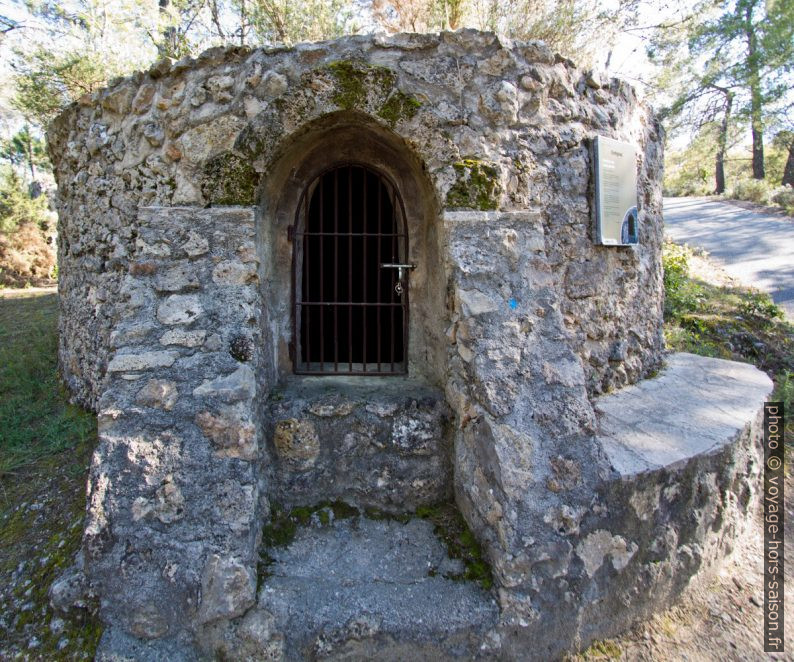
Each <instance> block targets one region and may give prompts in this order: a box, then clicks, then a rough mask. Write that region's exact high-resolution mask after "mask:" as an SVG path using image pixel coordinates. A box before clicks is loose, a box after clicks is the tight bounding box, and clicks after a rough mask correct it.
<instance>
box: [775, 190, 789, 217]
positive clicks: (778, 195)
mask: <svg viewBox="0 0 794 662" xmlns="http://www.w3.org/2000/svg"><path fill="white" fill-rule="evenodd" d="M772 202H774V203H775V204H776V205H780V206H781V207H783V209H785V210H786V213H787V214H791V215H792V216H794V188H791V187H789V186H782V187H780V188H778V189H775V192H774V193H773V194H772Z"/></svg>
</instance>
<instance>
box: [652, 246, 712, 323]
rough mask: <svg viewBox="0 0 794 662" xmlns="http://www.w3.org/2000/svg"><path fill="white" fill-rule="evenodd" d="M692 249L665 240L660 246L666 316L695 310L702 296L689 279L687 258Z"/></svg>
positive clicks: (677, 315)
mask: <svg viewBox="0 0 794 662" xmlns="http://www.w3.org/2000/svg"><path fill="white" fill-rule="evenodd" d="M691 255H692V249H690V248H689V246H679V245H678V244H674V243H672V242H665V244H664V246H663V248H662V267H663V268H664V313H665V317H666V318H668V319H669V318H678V317H680V316H681V315H683V314H685V313H687V312H690V311H693V310H695V309H696V308H697V307H698V306H699V305H700V302H701V300H702V298H703V292H702V290H701V288H700V287H699V286H698V284H697V283H695V282H694V281H692V280H690V279H689V258H690V257H691Z"/></svg>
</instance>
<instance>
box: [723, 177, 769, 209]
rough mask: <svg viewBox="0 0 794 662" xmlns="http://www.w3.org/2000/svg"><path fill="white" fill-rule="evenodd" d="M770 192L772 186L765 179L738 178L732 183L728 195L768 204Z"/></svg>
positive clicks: (736, 198) (737, 198)
mask: <svg viewBox="0 0 794 662" xmlns="http://www.w3.org/2000/svg"><path fill="white" fill-rule="evenodd" d="M771 193H772V187H771V186H770V185H769V183H768V182H766V181H765V180H762V179H740V180H739V181H737V182H736V183H735V184H734V185H733V189H732V190H731V194H730V197H732V198H734V199H735V200H749V201H750V202H757V203H759V204H762V205H766V204H769V201H770V197H771Z"/></svg>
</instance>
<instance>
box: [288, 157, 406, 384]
mask: <svg viewBox="0 0 794 662" xmlns="http://www.w3.org/2000/svg"><path fill="white" fill-rule="evenodd" d="M332 173H333V174H332ZM345 176H346V177H347V187H346V188H347V191H346V198H347V199H346V200H345V197H344V196H343V195H340V190H339V187H340V181H339V180H340V179H342V180H343V182H344V177H345ZM331 177H332V178H333V184H332V183H331ZM318 187H319V190H317V188H318ZM326 187H328V188H329V191H328V192H327V193H326ZM373 187H374V188H373ZM331 188H333V193H332V194H331V190H330V189H331ZM331 195H332V198H333V203H332V208H331V204H329V203H330V201H327V198H329V196H331ZM326 204H328V209H326ZM345 212H346V213H347V223H346V224H345V225H346V226H347V227H346V228H344V229H345V230H346V231H343V228H341V227H340V218H339V215H340V214H342V213H345ZM331 213H332V214H333V228H331V227H329V226H330V223H329V221H330V217H329V216H328V214H331ZM301 216H302V217H301ZM406 220H407V219H406V217H405V208H404V206H403V202H402V199H401V198H400V195H399V192H398V191H397V188H396V187H395V186H394V183H393V182H392V181H390V180H389V179H388V178H387V177H385V176H383V175H382V174H380V173H378V172H377V171H375V170H373V169H371V168H368V167H366V166H363V165H361V164H357V163H345V164H340V165H339V166H337V167H335V168H329V169H328V170H326V171H324V172H322V173H320V174H319V175H318V176H317V177H316V178H315V179H314V180H313V181H312V182H310V184H309V185H308V186H307V187H306V189H304V192H303V195H302V197H301V199H300V203H299V205H298V212H297V213H296V219H295V224H294V226H293V227H294V230H293V234H292V235H291V236H292V238H293V242H294V244H293V245H294V246H295V249H294V250H295V256H294V259H293V265H294V269H293V296H294V300H293V311H294V314H293V318H294V323H293V332H294V334H295V336H294V337H295V340H294V343H293V345H294V348H295V349H294V351H293V356H294V359H295V363H294V371H295V373H296V374H307V375H309V374H314V375H331V374H346V375H396V374H404V373H405V372H407V364H408V349H407V348H408V291H409V288H408V282H407V276H406V275H405V273H407V271H408V268H409V267H412V266H413V265H408V264H404V261H405V260H407V258H408V255H409V253H408V235H407V225H406ZM342 222H343V221H342ZM375 226H377V227H375ZM384 226H385V227H384ZM298 236H300V241H299V240H298V239H297V237H298ZM340 237H341V238H342V240H343V241H344V238H345V237H347V242H346V244H347V245H346V247H345V244H344V243H343V244H341V245H340V241H339V238H340ZM384 240H386V241H387V242H388V243H387V244H386V245H385V246H384V243H383V242H384ZM345 248H347V250H346V251H345ZM384 248H386V254H384V250H383V249H384ZM301 249H302V253H301ZM312 251H319V255H315V254H313V253H312ZM345 253H347V254H346V255H345ZM370 263H372V264H370ZM331 264H333V275H332V274H331V273H330V270H328V267H330V265H331ZM391 267H395V268H396V267H403V268H402V269H400V270H398V274H393V273H392V274H390V275H389V276H387V277H386V278H387V279H386V280H385V281H384V280H383V276H382V275H381V272H382V271H383V269H384V268H389V271H391V272H394V271H395V269H394V268H391ZM318 268H319V271H318ZM345 269H347V279H346V281H342V282H341V283H340V280H339V279H340V277H341V278H344V276H345V271H344V270H345ZM327 270H328V271H327ZM373 270H374V271H375V273H372V271H373ZM401 271H402V272H403V273H402V274H401V273H399V272H401ZM301 273H302V274H303V282H302V283H299V282H298V276H297V275H299V274H301ZM357 273H360V274H361V280H360V282H359V281H358V280H356V278H354V277H355V276H356V274H357ZM400 276H402V278H401V277H400ZM326 278H328V279H329V281H330V280H331V279H333V286H332V285H331V283H330V282H328V283H326V282H325V281H326ZM398 281H399V282H400V283H401V285H402V288H403V289H402V293H401V294H397V293H396V292H395V285H396V283H397V282H398ZM342 283H345V284H344V285H343V284H342ZM345 286H346V288H347V289H346V291H345V289H340V288H345ZM331 288H333V299H331V300H329V294H330V290H331ZM387 290H388V292H387ZM340 299H341V300H340ZM326 308H328V309H329V314H328V315H326V314H325V309H326ZM340 308H341V309H342V315H344V311H345V310H347V316H346V324H345V322H343V321H342V320H343V319H345V318H344V317H342V319H340V315H339V310H340ZM384 308H388V310H389V315H388V318H387V321H386V323H385V324H384V321H383V317H382V315H381V310H382V309H384ZM312 309H315V311H316V310H317V309H319V314H312ZM331 310H333V313H331V312H330V311H331ZM395 310H396V311H397V312H395ZM331 317H332V319H331ZM370 317H372V318H374V319H370ZM315 318H319V320H316V319H315ZM326 320H328V321H326ZM317 321H319V327H317V324H316V322H317ZM373 326H374V329H373ZM373 330H374V331H375V334H374V337H372V338H370V337H369V336H370V333H372V331H373ZM329 333H330V334H331V336H332V337H331V338H329V337H328V334H329ZM345 335H346V336H347V342H346V347H345V345H342V346H341V347H340V342H342V343H344V342H345ZM318 343H319V350H318V349H317V344H318ZM384 343H386V345H384ZM331 348H333V361H331V359H330V352H331ZM343 348H344V349H343ZM326 349H327V350H328V352H326ZM373 349H374V350H375V352H374V354H373V353H372V350H373ZM384 349H386V351H388V355H387V354H385V352H384ZM340 350H341V352H340ZM345 350H346V351H347V355H346V356H345V355H344V352H345ZM370 358H371V359H372V361H370ZM326 359H327V360H326ZM340 359H341V361H342V365H343V366H344V368H342V369H340V363H339V362H340ZM326 363H327V364H328V365H326ZM376 365H377V370H375V369H374V368H375V366H376Z"/></svg>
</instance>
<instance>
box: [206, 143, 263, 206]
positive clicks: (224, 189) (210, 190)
mask: <svg viewBox="0 0 794 662" xmlns="http://www.w3.org/2000/svg"><path fill="white" fill-rule="evenodd" d="M258 185H259V174H258V173H257V172H256V170H254V167H253V166H252V165H251V162H250V161H249V160H248V159H245V158H243V157H241V156H238V155H237V154H233V153H231V152H227V153H224V154H219V155H218V156H216V157H214V158H212V159H210V160H209V161H208V162H207V164H206V165H205V166H204V172H203V174H202V178H201V193H202V194H203V195H204V199H205V200H206V201H207V202H208V203H209V204H211V205H253V204H255V203H256V190H257V187H258Z"/></svg>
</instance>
